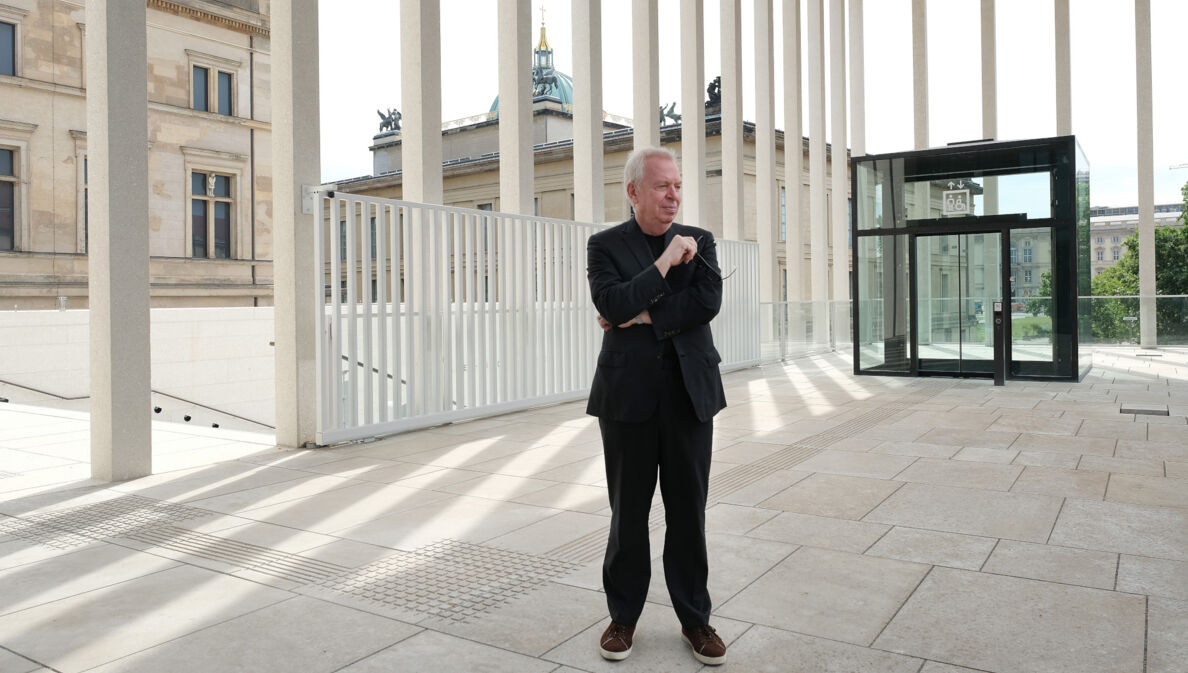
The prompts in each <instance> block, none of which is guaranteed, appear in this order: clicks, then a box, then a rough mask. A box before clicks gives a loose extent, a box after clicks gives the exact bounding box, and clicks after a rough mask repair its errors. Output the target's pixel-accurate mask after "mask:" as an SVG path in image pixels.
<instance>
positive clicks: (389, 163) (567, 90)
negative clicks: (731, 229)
mask: <svg viewBox="0 0 1188 673" xmlns="http://www.w3.org/2000/svg"><path fill="white" fill-rule="evenodd" d="M552 53H553V49H552V47H551V46H550V45H549V43H548V40H547V38H546V36H545V29H544V26H542V27H541V34H540V40H539V42H538V43H537V45H536V48H535V49H534V50H533V64H534V73H537V74H538V75H541V76H536V77H535V78H534V79H535V81H534V89H533V109H532V123H533V144H534V152H533V156H534V163H535V178H534V182H533V185H534V191H535V199H534V203H535V214H536V215H540V216H542V217H553V218H560V219H573V217H574V197H573V174H574V170H573V135H574V134H573V111H572V103H573V100H572V96H573V80H572V79H571V78H570V76H569V75H567V74H565V73H562V72H560V71H556V70H554V69H553V59H552ZM661 107H662V108H667V109H664V110H657V116H658V117H660V116H661V115H662V114H663V115H665V116H664V117H663V118H662V121H661V129H660V140H661V144H662V145H663V146H664V147H666V148H668V149H670V150H672V151H673V152H674V153H675V154H676V155H677V157H678V158H679V157H680V155H681V133H682V128H681V126H680V123H679V121H676V120H674V119H673V113H674V112H675V110H674V109H673V108H674V107H675V106H661ZM498 110H499V100H498V98H496V99H495V101H494V103H492V105H491V108H490V111H488V112H486V113H483V114H480V115H476V116H474V117H470V118H467V119H462V120H458V121H455V122H447V123H446V124H444V125H443V130H442V159H443V161H442V174H443V176H442V177H443V183H444V196H445V198H444V204H445V205H447V206H458V207H464V208H477V209H480V210H500V209H501V207H500V203H499V121H498ZM675 116H676V117H679V115H675ZM631 123H632V122H631V120H629V119H623V118H620V117H615V116H614V115H609V114H606V113H605V112H604V113H603V139H602V142H603V162H604V166H603V168H604V175H605V183H604V185H605V189H604V192H603V194H604V196H603V199H604V202H603V205H604V213H605V219H606V221H607V222H621V221H623V220H626V219H627V218H629V217H630V216H631V204H630V202H629V201H628V200H627V194H626V191H625V189H624V185H623V166H624V164H626V162H627V155H628V154H629V153H630V151H631V150H632V148H633V147H634V136H633V133H632V129H631V128H630V124H631ZM705 134H706V148H705V154H706V192H705V195H704V198H705V202H704V211H703V213H704V216H703V217H704V221H703V222H697V223H693V222H690V223H688V224H697V225H699V226H703V227H705V228H707V229H710V230H711V231H713V232H714V233H716V234H719V235H720V234H721V233H722V221H721V216H720V214H721V212H722V143H721V116H720V114H719V110H718V109H717V108H716V107H715V106H714V105H713V104H707V107H706V119H705ZM794 142H796V143H798V144H799V145H800V151H801V153H802V157H803V159H802V164H801V165H802V172H801V175H800V176H799V181H798V182H799V185H798V188H799V189H800V191H801V197H800V213H799V214H793V216H792V222H794V223H799V225H800V226H801V228H802V234H801V241H802V242H803V244H802V251H801V255H802V259H803V260H804V261H803V263H802V264H801V265H800V269H801V272H802V273H801V277H800V278H799V279H792V280H791V282H794V283H795V282H799V283H800V286H801V287H806V288H807V287H808V286H809V284H810V278H809V272H810V264H809V263H808V260H809V256H810V238H811V236H810V232H809V223H810V221H811V220H810V217H809V210H810V209H809V172H808V171H809V147H808V139H807V138H797V139H796V140H794ZM784 143H785V136H784V134H783V132H781V131H778V130H777V131H776V133H775V145H776V182H777V186H778V194H779V214H778V217H779V221H778V222H777V223H776V227H775V234H776V235H775V240H776V243H777V245H776V252H775V256H776V260H777V266H778V269H777V274H778V275H777V276H776V277H777V278H785V277H786V273H785V269H786V268H787V265H786V262H785V255H784V245H783V241H784V240H785V236H786V231H787V222H788V215H787V213H786V208H785V204H786V203H787V198H786V189H787V188H786V184H787V180H786V178H785V175H784V162H783V158H784V152H783V151H782V150H783V149H784ZM370 150H371V152H372V166H373V171H374V175H368V176H364V177H359V178H349V179H343V180H335V181H333V182H334V183H335V184H336V185H337V187H338V188H339V189H341V190H342V191H344V192H349V193H351V194H363V195H370V196H381V197H388V198H394V199H399V198H401V195H402V193H403V190H402V182H403V174H402V172H401V153H402V141H401V137H400V135H399V133H397V132H384V133H380V134H378V135H376V136H375V137H374V140H373V144H372V146H371V147H370ZM743 156H744V163H743V220H742V231H741V234H742V237H743V238H744V239H746V240H751V241H755V240H757V238H758V227H757V224H756V200H755V125H754V124H752V123H750V122H744V123H743ZM832 159H833V156H832V149H831V148H827V158H826V178H825V184H826V199H827V200H828V201H827V203H828V202H830V201H831V200H832V198H833V193H832V187H831V180H830V179H829V177H828V176H829V175H831V174H832V165H833V164H832ZM848 164H849V161H848V157H847V159H846V169H847V170H848ZM848 196H849V195H848V194H847V198H848ZM715 213H717V215H715ZM831 215H832V209H831V208H829V207H828V206H827V207H826V213H825V216H826V217H827V218H829V217H831ZM678 219H680V216H679V215H678ZM828 226H829V227H830V229H832V224H831V223H830V224H829V225H828ZM843 226H846V227H849V223H848V222H846V223H844V224H843ZM847 240H849V239H848V237H847ZM849 257H850V254H849V250H842V251H841V252H840V258H838V257H835V256H834V253H833V252H832V248H830V255H829V258H830V260H832V259H835V258H837V259H840V260H841V263H843V264H846V266H847V268H848V267H849V264H850V261H849ZM830 264H832V262H830ZM779 296H780V298H784V297H787V296H788V288H787V282H784V283H783V284H782V286H781V291H780V294H779Z"/></svg>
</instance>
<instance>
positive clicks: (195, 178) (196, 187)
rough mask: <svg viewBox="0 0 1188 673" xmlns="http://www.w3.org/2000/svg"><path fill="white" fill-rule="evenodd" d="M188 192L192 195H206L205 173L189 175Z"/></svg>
mask: <svg viewBox="0 0 1188 673" xmlns="http://www.w3.org/2000/svg"><path fill="white" fill-rule="evenodd" d="M190 193H191V194H193V195H194V196H206V173H193V174H191V175H190Z"/></svg>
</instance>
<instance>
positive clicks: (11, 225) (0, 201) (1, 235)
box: [0, 182, 16, 250]
mask: <svg viewBox="0 0 1188 673" xmlns="http://www.w3.org/2000/svg"><path fill="white" fill-rule="evenodd" d="M13 191H14V185H13V184H12V183H11V182H0V250H12V249H13V248H14V247H15V244H16V238H15V234H14V232H15V231H16V218H15V216H14V214H13V209H12V205H13V201H14V198H13Z"/></svg>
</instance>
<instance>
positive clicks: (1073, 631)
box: [875, 568, 1146, 673]
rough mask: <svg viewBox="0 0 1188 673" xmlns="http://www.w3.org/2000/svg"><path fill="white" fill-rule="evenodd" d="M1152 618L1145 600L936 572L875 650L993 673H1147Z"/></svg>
mask: <svg viewBox="0 0 1188 673" xmlns="http://www.w3.org/2000/svg"><path fill="white" fill-rule="evenodd" d="M1145 613H1146V606H1145V601H1144V600H1143V599H1142V598H1141V597H1138V596H1130V595H1127V594H1119V593H1115V592H1112V591H1101V590H1099V589H1085V588H1081V587H1073V586H1067V585H1063V584H1053V583H1050V582H1037V581H1035V580H1025V579H1017V578H1013V577H1002V576H997V575H990V574H985V573H972V572H968V571H964V570H953V569H949V568H936V569H934V570H933V571H932V572H931V573H930V574H929V576H928V577H927V578H926V579H925V580H924V582H923V583H922V584H921V585H920V588H919V589H918V590H917V591H916V592H915V593H914V594H913V595H912V597H911V599H909V600H908V602H907V604H906V605H904V606H903V609H902V610H900V611H899V613H898V614H897V615H895V618H894V619H893V620H892V621H891V623H890V624H889V625H888V626H887V628H886V630H885V631H883V633H882V635H880V636H879V638H878V640H877V641H876V642H875V647H877V648H879V649H885V650H889V651H892V652H898V653H901V654H905V655H909V656H915V657H921V658H925V659H934V660H938V661H944V662H951V663H954V664H957V665H962V666H968V667H971V668H975V669H983V670H987V671H1034V672H1035V673H1041V672H1042V673H1142V671H1143V649H1144V648H1143V629H1144V621H1145ZM1004 643H1010V646H1009V647H1004V646H1003V644H1004Z"/></svg>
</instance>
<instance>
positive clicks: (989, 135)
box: [981, 0, 998, 140]
mask: <svg viewBox="0 0 1188 673" xmlns="http://www.w3.org/2000/svg"><path fill="white" fill-rule="evenodd" d="M996 21H997V19H996V18H995V13H994V0H982V22H981V23H982V137H983V138H986V139H989V140H995V139H997V138H998V42H997V39H998V38H997V35H996V33H997V26H996Z"/></svg>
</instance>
